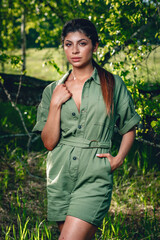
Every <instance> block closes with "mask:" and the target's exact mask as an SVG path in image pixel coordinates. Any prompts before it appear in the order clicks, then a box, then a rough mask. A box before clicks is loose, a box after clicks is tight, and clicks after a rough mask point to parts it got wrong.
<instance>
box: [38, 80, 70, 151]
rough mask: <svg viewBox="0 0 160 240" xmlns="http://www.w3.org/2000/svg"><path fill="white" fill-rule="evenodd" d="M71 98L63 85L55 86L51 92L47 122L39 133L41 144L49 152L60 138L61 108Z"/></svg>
mask: <svg viewBox="0 0 160 240" xmlns="http://www.w3.org/2000/svg"><path fill="white" fill-rule="evenodd" d="M71 96H72V94H71V93H70V92H69V91H68V90H67V88H66V86H65V84H60V85H58V86H56V88H55V89H54V91H53V94H52V97H51V102H50V108H49V113H48V118H47V122H46V124H45V126H44V128H43V130H42V133H41V138H42V141H43V144H44V146H45V147H46V148H47V150H49V151H51V150H53V148H54V147H55V146H56V145H57V143H58V141H59V138H60V115H61V106H62V104H63V103H64V102H66V101H67V100H68V99H69V98H70V97H71Z"/></svg>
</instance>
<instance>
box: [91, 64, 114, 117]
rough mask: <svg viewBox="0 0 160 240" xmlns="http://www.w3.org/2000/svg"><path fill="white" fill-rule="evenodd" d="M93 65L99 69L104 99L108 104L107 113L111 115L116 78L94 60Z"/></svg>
mask: <svg viewBox="0 0 160 240" xmlns="http://www.w3.org/2000/svg"><path fill="white" fill-rule="evenodd" d="M92 64H93V66H94V67H96V68H97V71H98V75H99V78H100V83H101V89H102V95H103V99H104V102H105V104H106V109H107V113H108V114H110V113H111V110H112V111H113V94H114V85H115V81H114V76H113V74H112V73H110V72H108V71H106V70H105V69H104V68H102V67H100V66H99V65H98V64H97V63H96V62H95V61H94V60H92Z"/></svg>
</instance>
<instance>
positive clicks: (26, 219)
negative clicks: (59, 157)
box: [0, 143, 160, 240]
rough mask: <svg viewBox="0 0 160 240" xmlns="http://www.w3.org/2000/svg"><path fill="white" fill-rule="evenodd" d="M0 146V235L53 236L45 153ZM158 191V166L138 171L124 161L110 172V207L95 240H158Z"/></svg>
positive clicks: (27, 238) (7, 238) (23, 238)
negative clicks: (145, 170) (46, 181)
mask: <svg viewBox="0 0 160 240" xmlns="http://www.w3.org/2000/svg"><path fill="white" fill-rule="evenodd" d="M1 149H3V151H2V153H1V157H2V160H1V172H0V178H1V179H0V180H1V181H0V189H1V193H2V194H1V198H0V215H1V218H0V229H1V230H0V231H1V233H2V235H1V238H0V239H5V240H11V239H12V240H13V239H14V240H20V239H21V240H30V239H34V240H39V239H41V240H42V239H52V240H56V239H58V235H59V232H58V229H57V226H56V225H55V223H51V222H48V221H47V218H46V212H47V211H46V208H47V196H46V187H45V159H46V152H45V151H41V152H30V153H29V154H27V153H26V152H25V151H24V150H22V149H21V148H18V147H16V146H14V145H13V143H12V144H10V145H8V146H7V147H5V149H4V148H3V147H1ZM6 161H7V162H6ZM159 194H160V175H159V171H158V170H157V168H156V167H155V168H152V169H150V170H148V171H147V173H146V174H143V171H142V170H141V169H140V168H139V167H138V166H136V165H133V163H132V164H131V163H129V162H128V160H127V159H126V161H125V163H124V164H123V166H122V167H121V168H119V169H118V170H116V171H115V173H114V188H113V197H112V202H111V207H110V210H109V213H108V214H107V215H106V218H105V219H104V221H103V224H102V226H101V227H100V228H99V229H98V232H97V233H96V235H95V238H94V239H95V240H121V239H123V240H124V239H127V240H133V239H136V240H142V239H150V240H152V239H153V240H155V239H159V238H160V212H159V210H160V209H159V208H160V207H159V206H160V199H159Z"/></svg>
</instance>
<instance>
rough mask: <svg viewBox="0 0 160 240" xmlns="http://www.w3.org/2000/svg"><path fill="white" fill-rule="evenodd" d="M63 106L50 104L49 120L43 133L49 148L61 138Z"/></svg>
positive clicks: (43, 138) (45, 144)
mask: <svg viewBox="0 0 160 240" xmlns="http://www.w3.org/2000/svg"><path fill="white" fill-rule="evenodd" d="M60 114H61V106H56V105H54V106H50V109H49V113H48V118H47V122H46V124H45V126H44V128H43V131H42V133H41V138H42V141H43V144H44V146H45V147H46V148H47V149H48V150H49V151H51V150H53V148H54V147H55V146H56V145H57V143H58V141H59V138H60Z"/></svg>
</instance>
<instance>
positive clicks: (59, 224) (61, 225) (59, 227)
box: [57, 222, 64, 232]
mask: <svg viewBox="0 0 160 240" xmlns="http://www.w3.org/2000/svg"><path fill="white" fill-rule="evenodd" d="M57 225H58V229H59V231H60V232H62V228H63V225H64V222H57Z"/></svg>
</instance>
